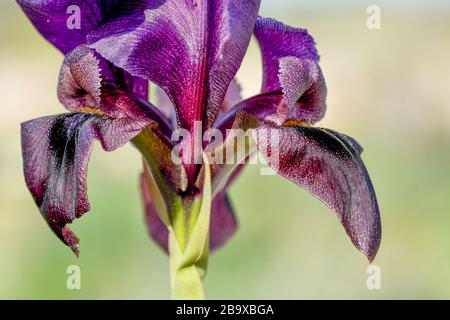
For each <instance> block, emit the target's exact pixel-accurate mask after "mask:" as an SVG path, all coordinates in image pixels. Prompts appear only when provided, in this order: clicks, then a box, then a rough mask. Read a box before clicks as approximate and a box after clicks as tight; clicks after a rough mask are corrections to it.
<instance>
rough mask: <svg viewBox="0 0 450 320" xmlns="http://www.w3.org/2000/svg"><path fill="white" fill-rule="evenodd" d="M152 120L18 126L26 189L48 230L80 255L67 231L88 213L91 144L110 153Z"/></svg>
mask: <svg viewBox="0 0 450 320" xmlns="http://www.w3.org/2000/svg"><path fill="white" fill-rule="evenodd" d="M151 124H154V122H153V121H152V120H150V119H146V120H136V119H126V118H122V119H112V118H107V117H104V116H98V115H91V114H82V113H73V114H63V115H57V116H49V117H43V118H39V119H35V120H31V121H28V122H25V123H23V124H22V155H23V161H24V174H25V180H26V183H27V186H28V188H29V190H30V192H31V193H32V195H33V197H34V199H35V201H36V204H37V205H38V207H39V209H40V210H41V213H42V215H43V216H44V218H45V219H46V220H47V222H48V224H49V225H50V227H51V228H52V229H53V231H54V232H55V233H56V234H57V235H58V237H59V238H60V239H61V240H62V241H64V243H65V244H67V245H68V246H70V247H71V249H72V250H73V251H74V252H75V253H76V254H78V240H77V238H76V237H75V236H74V235H73V233H72V232H71V231H70V230H69V229H68V228H67V227H66V224H68V223H71V222H72V221H73V220H74V219H75V218H79V217H81V216H82V215H83V214H84V213H85V212H87V211H89V202H88V198H87V190H86V175H87V166H88V160H89V155H90V153H91V150H92V142H93V141H94V140H95V139H96V140H99V141H100V143H101V145H102V147H103V149H105V150H106V151H112V150H114V149H116V148H118V147H120V146H121V145H123V144H124V143H126V142H127V141H129V140H130V139H132V138H133V137H134V136H136V135H137V134H138V133H139V132H140V131H142V130H143V129H144V128H145V127H147V126H149V125H151Z"/></svg>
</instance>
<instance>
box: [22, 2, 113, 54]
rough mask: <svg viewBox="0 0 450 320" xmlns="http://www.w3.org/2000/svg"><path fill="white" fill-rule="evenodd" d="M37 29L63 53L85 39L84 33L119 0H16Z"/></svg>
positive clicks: (98, 22)
mask: <svg viewBox="0 0 450 320" xmlns="http://www.w3.org/2000/svg"><path fill="white" fill-rule="evenodd" d="M17 2H18V3H19V5H20V6H21V7H22V10H23V11H24V12H25V14H26V15H27V16H28V18H29V19H30V21H31V22H32V23H33V25H34V26H35V27H36V29H38V30H39V32H40V33H41V34H42V35H43V36H44V37H45V38H46V39H47V40H48V41H49V42H51V43H52V44H53V45H54V46H55V47H57V48H58V49H59V50H61V51H62V52H63V53H64V54H65V53H67V52H69V51H71V50H72V49H74V48H75V47H76V46H78V45H80V44H83V43H86V35H87V34H88V33H89V32H90V31H92V30H93V29H95V28H96V27H97V26H98V25H99V24H100V22H101V21H102V20H103V19H105V17H106V15H107V14H108V12H110V11H111V9H112V7H113V6H114V5H115V4H116V3H118V2H119V0H17Z"/></svg>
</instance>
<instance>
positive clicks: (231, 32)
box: [88, 0, 259, 129]
mask: <svg viewBox="0 0 450 320" xmlns="http://www.w3.org/2000/svg"><path fill="white" fill-rule="evenodd" d="M258 9H259V0H223V1H185V0H167V1H161V0H153V1H150V0H149V1H143V2H141V3H139V4H137V5H135V6H134V7H130V8H129V10H123V11H122V12H121V14H120V15H117V16H116V17H115V18H114V19H110V20H109V21H108V23H106V24H104V25H102V26H100V27H99V28H98V29H96V30H95V31H94V32H92V33H91V34H90V35H89V36H88V40H89V42H90V43H92V45H91V47H92V48H94V49H95V50H96V51H97V52H98V53H100V54H101V55H102V56H103V57H105V58H106V59H107V60H109V61H111V62H112V63H114V65H116V66H118V67H120V68H122V69H124V70H126V71H128V72H129V73H130V74H132V75H134V76H139V77H141V78H144V79H147V80H150V81H152V82H155V83H156V84H157V85H159V86H160V87H161V88H162V89H164V91H166V93H167V94H168V96H169V97H170V99H171V101H172V102H173V104H174V105H175V107H176V110H177V120H178V124H179V126H180V127H182V128H186V129H191V128H193V123H194V121H196V120H207V121H206V123H208V124H209V125H210V126H211V125H212V124H213V123H214V120H215V117H216V115H217V113H218V112H219V109H220V107H221V104H222V100H223V98H224V96H225V93H226V90H227V88H228V86H229V84H230V82H231V81H232V80H233V78H234V76H235V74H236V72H237V70H238V68H239V66H240V64H241V62H242V58H243V56H244V54H245V51H246V49H247V46H248V43H249V40H250V37H251V34H252V31H253V27H254V23H255V20H256V15H257V11H258ZM206 106H208V108H207V110H206Z"/></svg>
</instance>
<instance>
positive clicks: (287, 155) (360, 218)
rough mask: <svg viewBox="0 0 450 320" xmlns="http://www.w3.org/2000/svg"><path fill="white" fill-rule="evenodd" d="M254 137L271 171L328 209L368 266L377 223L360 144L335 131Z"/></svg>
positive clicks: (291, 130)
mask: <svg viewBox="0 0 450 320" xmlns="http://www.w3.org/2000/svg"><path fill="white" fill-rule="evenodd" d="M254 137H255V139H256V141H257V145H258V150H259V151H260V152H261V153H262V154H263V156H264V157H265V159H266V160H267V162H268V163H269V164H270V166H271V167H272V168H273V169H274V170H275V171H276V172H278V173H279V174H280V175H282V176H283V177H285V178H287V179H289V180H291V181H293V182H294V183H296V184H297V185H299V186H300V187H302V188H305V189H307V190H308V191H309V192H311V194H313V195H314V196H315V197H317V198H318V199H320V200H321V201H323V202H324V203H325V204H326V205H327V206H329V207H330V208H331V209H333V210H334V211H335V212H336V213H337V216H338V218H339V220H340V221H341V223H342V225H343V226H344V228H345V230H346V231H347V234H348V235H349V237H350V239H351V240H352V242H353V243H354V245H355V246H356V247H357V248H358V249H359V250H360V251H361V252H363V253H364V254H365V255H366V256H367V257H368V258H369V260H370V261H372V260H373V259H374V258H375V255H376V253H377V250H378V247H379V244H380V239H381V222H380V214H379V209H378V204H377V199H376V196H375V191H374V189H373V186H372V182H371V181H370V178H369V175H368V173H367V170H366V168H365V166H364V163H363V161H362V160H361V157H360V151H361V149H360V147H359V144H357V143H356V141H355V140H353V139H352V138H349V137H348V136H346V135H342V134H340V133H337V132H335V131H332V130H329V129H321V128H312V127H284V128H282V127H271V126H262V127H260V128H258V129H256V130H255V131H254ZM277 152H278V153H277Z"/></svg>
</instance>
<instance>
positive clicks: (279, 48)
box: [254, 17, 319, 93]
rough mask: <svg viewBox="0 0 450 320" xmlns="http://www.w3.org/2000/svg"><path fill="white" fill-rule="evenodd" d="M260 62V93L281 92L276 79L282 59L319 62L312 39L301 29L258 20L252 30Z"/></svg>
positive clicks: (273, 21)
mask: <svg viewBox="0 0 450 320" xmlns="http://www.w3.org/2000/svg"><path fill="white" fill-rule="evenodd" d="M254 33H255V36H256V39H257V40H258V42H259V45H260V47H261V52H262V59H263V85H262V92H263V93H265V92H271V91H277V90H281V85H280V83H279V79H278V72H279V70H280V65H279V61H280V59H281V58H285V57H296V58H298V59H300V60H312V61H314V62H318V61H319V55H318V54H317V50H316V45H315V43H314V39H313V38H312V37H311V36H310V35H309V34H308V32H307V31H306V30H304V29H300V28H294V27H291V26H288V25H285V24H283V23H281V22H279V21H277V20H274V19H270V18H262V17H258V19H257V20H256V24H255V30H254Z"/></svg>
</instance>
